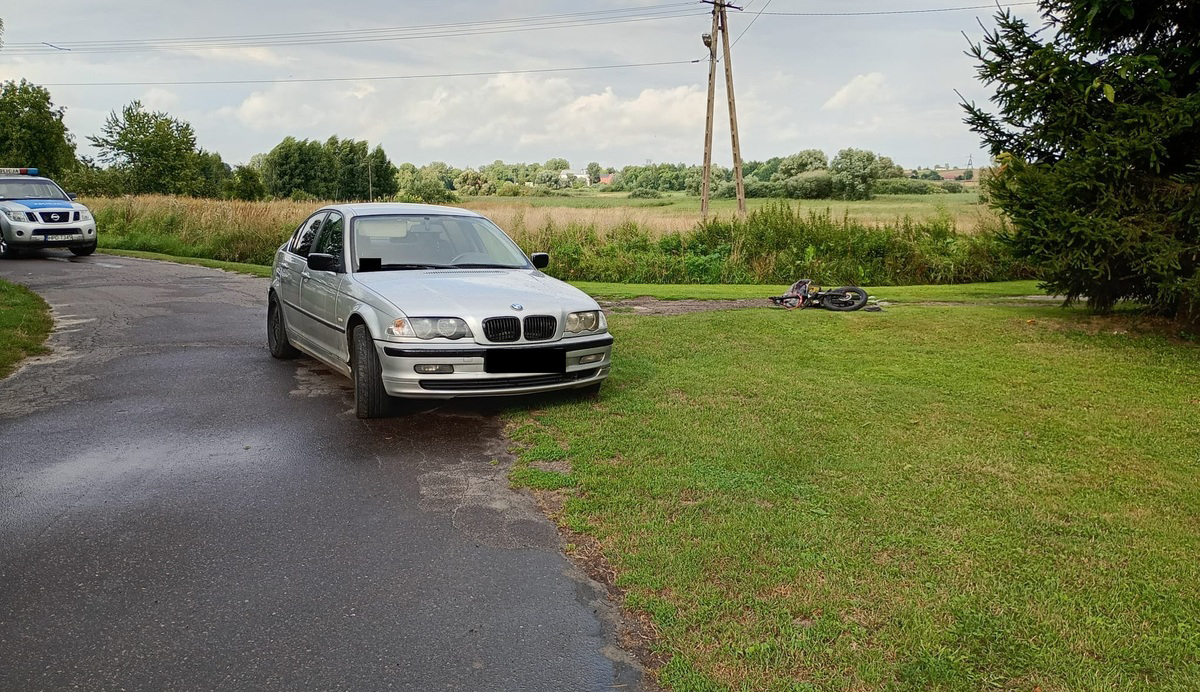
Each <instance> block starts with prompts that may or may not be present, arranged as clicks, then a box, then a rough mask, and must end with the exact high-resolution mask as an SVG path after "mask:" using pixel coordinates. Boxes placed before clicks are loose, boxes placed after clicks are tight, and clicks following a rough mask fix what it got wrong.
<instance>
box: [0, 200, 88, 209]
mask: <svg viewBox="0 0 1200 692" xmlns="http://www.w3.org/2000/svg"><path fill="white" fill-rule="evenodd" d="M0 208H4V209H11V210H12V211H38V210H40V209H70V210H74V211H83V210H84V209H87V207H85V206H83V205H82V204H76V203H74V202H71V201H70V200H67V199H6V200H0Z"/></svg>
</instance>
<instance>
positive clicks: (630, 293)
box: [571, 281, 1043, 305]
mask: <svg viewBox="0 0 1200 692" xmlns="http://www.w3.org/2000/svg"><path fill="white" fill-rule="evenodd" d="M571 283H572V285H573V286H576V287H577V288H579V289H580V290H582V291H584V292H585V293H587V294H588V295H591V296H594V297H596V298H601V299H607V300H623V299H628V298H638V297H641V296H649V297H651V298H658V299H660V300H746V299H754V298H762V299H764V305H765V304H766V303H765V299H766V297H767V296H777V295H780V294H782V293H783V292H784V291H786V290H787V289H788V287H787V286H783V285H779V286H755V285H739V284H617V283H599V282H595V281H573V282H571ZM830 288H832V287H830ZM868 290H869V291H870V293H871V295H872V296H874V297H875V298H877V299H878V300H882V301H888V302H906V303H911V302H989V301H997V302H998V301H1006V300H1019V299H1022V298H1026V297H1028V296H1032V295H1040V294H1042V293H1043V292H1042V291H1041V290H1039V289H1038V282H1037V281H997V282H993V283H980V284H957V285H951V286H881V287H878V288H870V289H868Z"/></svg>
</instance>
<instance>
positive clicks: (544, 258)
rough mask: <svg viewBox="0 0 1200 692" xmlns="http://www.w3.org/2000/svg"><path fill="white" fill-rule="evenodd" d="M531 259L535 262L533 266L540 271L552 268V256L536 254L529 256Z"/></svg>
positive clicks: (541, 253) (542, 253)
mask: <svg viewBox="0 0 1200 692" xmlns="http://www.w3.org/2000/svg"><path fill="white" fill-rule="evenodd" d="M529 259H531V260H533V266H534V267H537V268H538V269H545V268H546V267H548V266H550V255H548V254H546V253H544V252H535V253H533V254H532V255H530V256H529Z"/></svg>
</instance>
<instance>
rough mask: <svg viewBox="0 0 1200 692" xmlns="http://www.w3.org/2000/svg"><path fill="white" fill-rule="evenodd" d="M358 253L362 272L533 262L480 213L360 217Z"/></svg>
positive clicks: (509, 266)
mask: <svg viewBox="0 0 1200 692" xmlns="http://www.w3.org/2000/svg"><path fill="white" fill-rule="evenodd" d="M354 253H355V258H354V259H355V266H356V267H358V270H359V271H400V270H406V269H450V268H458V269H467V268H495V269H528V268H529V267H530V266H531V265H530V264H529V260H528V258H526V257H525V253H523V252H521V248H519V247H517V244H516V243H514V242H513V241H512V240H511V239H510V238H509V237H508V236H507V235H505V234H504V231H502V230H500V229H499V228H497V227H496V225H495V224H493V223H492V222H490V221H488V220H487V219H485V218H482V217H478V216H455V215H449V214H448V215H408V214H405V215H399V214H397V215H386V216H384V215H380V216H359V217H357V218H355V219H354Z"/></svg>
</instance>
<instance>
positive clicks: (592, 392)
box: [575, 382, 604, 399]
mask: <svg viewBox="0 0 1200 692" xmlns="http://www.w3.org/2000/svg"><path fill="white" fill-rule="evenodd" d="M602 384H604V382H596V383H595V384H589V385H588V386H586V387H580V388H579V389H576V390H575V394H576V395H577V396H579V398H581V399H595V398H596V397H598V396H600V385H602Z"/></svg>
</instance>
